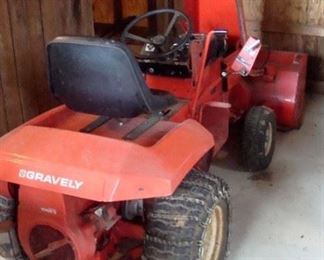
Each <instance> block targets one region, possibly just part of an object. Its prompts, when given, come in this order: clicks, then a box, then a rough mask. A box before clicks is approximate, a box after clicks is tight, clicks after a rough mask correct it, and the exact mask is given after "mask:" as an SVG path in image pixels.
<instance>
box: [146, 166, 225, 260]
mask: <svg viewBox="0 0 324 260" xmlns="http://www.w3.org/2000/svg"><path fill="white" fill-rule="evenodd" d="M216 209H218V210H220V212H222V218H221V219H222V221H220V223H217V228H220V229H219V230H220V232H222V234H223V236H222V238H221V242H218V243H219V251H218V252H219V257H218V258H217V259H219V260H222V259H224V258H225V256H226V252H227V242H228V235H229V227H228V225H229V192H228V186H227V185H226V184H225V183H224V181H223V180H222V179H220V178H219V177H217V176H216V175H215V174H213V173H205V172H203V171H201V170H198V169H193V170H192V171H191V173H190V174H189V175H188V176H187V177H186V178H185V180H184V181H183V182H182V184H181V185H180V186H179V187H178V189H177V190H176V192H175V193H174V194H173V195H172V196H170V197H166V198H159V199H157V200H156V201H155V202H154V203H153V204H152V206H151V208H150V209H149V210H148V212H147V225H146V236H145V240H144V259H148V260H158V259H159V260H160V259H163V260H197V259H201V260H203V248H204V245H205V243H204V242H206V241H204V235H205V232H207V229H208V227H209V226H210V223H211V219H212V216H214V215H213V213H214V212H216ZM221 224H222V225H221ZM220 225H221V226H220ZM219 237H221V236H219ZM218 243H215V245H216V244H218Z"/></svg>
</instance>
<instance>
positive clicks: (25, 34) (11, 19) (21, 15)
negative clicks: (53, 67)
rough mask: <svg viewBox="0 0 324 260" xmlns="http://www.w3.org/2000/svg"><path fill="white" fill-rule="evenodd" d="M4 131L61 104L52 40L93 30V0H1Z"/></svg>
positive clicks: (0, 129)
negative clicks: (52, 71)
mask: <svg viewBox="0 0 324 260" xmlns="http://www.w3.org/2000/svg"><path fill="white" fill-rule="evenodd" d="M0 17H1V18H0V135H2V134H4V133H5V132H7V131H8V130H11V129H12V128H14V127H16V126H18V125H20V124H21V123H23V122H24V121H26V120H28V119H30V118H32V117H34V116H35V115H37V114H39V113H41V112H43V111H45V110H47V109H49V108H51V107H52V106H53V105H55V104H57V103H56V101H54V99H53V98H52V95H51V94H50V91H49V87H48V82H47V62H46V60H47V59H46V44H47V42H49V41H50V40H52V39H53V38H54V37H56V36H58V35H64V34H67V35H92V34H93V17H92V1H91V0H68V1H66V0H0Z"/></svg>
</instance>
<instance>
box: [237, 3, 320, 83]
mask: <svg viewBox="0 0 324 260" xmlns="http://www.w3.org/2000/svg"><path fill="white" fill-rule="evenodd" d="M243 3H244V10H245V17H246V24H247V29H248V31H249V33H250V34H251V35H254V36H261V35H262V36H263V42H264V43H265V44H267V45H269V46H270V47H271V48H273V49H279V50H288V51H301V52H307V53H308V54H309V55H310V63H309V79H310V80H312V81H324V1H323V0H243Z"/></svg>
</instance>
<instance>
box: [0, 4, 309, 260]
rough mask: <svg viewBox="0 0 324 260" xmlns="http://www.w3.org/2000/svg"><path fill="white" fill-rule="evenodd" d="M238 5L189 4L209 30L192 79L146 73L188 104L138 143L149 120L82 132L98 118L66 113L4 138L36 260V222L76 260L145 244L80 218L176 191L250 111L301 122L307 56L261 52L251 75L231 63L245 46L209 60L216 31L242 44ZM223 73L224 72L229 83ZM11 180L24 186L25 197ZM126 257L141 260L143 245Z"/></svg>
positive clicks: (138, 231) (26, 244) (4, 175)
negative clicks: (129, 137)
mask: <svg viewBox="0 0 324 260" xmlns="http://www.w3.org/2000/svg"><path fill="white" fill-rule="evenodd" d="M235 3H236V0H218V1H215V0H206V1H196V0H191V1H185V10H186V12H187V13H188V14H189V15H190V16H191V18H192V19H193V21H194V25H195V29H196V31H198V32H205V33H206V34H205V37H202V39H200V40H193V41H192V42H191V55H192V56H191V63H192V71H193V74H192V77H191V78H189V79H176V78H171V77H160V76H152V75H146V82H147V84H148V85H149V86H150V87H151V88H154V89H159V90H166V91H168V92H170V93H171V94H173V95H174V96H176V97H177V98H178V99H179V100H181V101H182V102H183V106H182V108H180V109H179V110H178V112H177V113H175V114H174V115H173V116H172V117H171V119H170V120H169V121H161V122H160V123H158V124H157V125H155V126H154V127H152V128H151V129H150V130H148V131H147V132H145V133H144V134H143V135H142V136H141V137H140V138H138V139H136V140H135V141H133V142H129V141H124V140H122V137H123V136H125V134H127V133H128V132H129V131H130V130H131V129H133V128H134V127H135V126H137V125H139V124H140V123H142V122H143V121H144V120H145V118H146V117H145V116H144V115H143V116H140V117H137V118H133V119H129V120H122V122H120V121H117V120H111V121H109V122H108V123H106V124H105V125H103V126H101V127H99V128H98V129H96V130H95V131H94V132H93V133H91V134H86V133H80V132H79V130H80V129H82V128H83V127H84V126H86V125H88V124H89V123H90V122H92V121H93V120H94V119H95V118H96V117H95V116H92V115H86V114H81V113H76V112H73V111H71V110H69V109H68V108H66V107H65V106H60V107H58V108H55V109H53V110H51V111H48V112H46V113H44V114H42V115H40V116H38V117H36V118H35V119H33V120H31V121H29V122H27V123H26V124H24V125H23V126H21V127H19V128H17V129H15V130H14V131H12V132H11V133H9V134H7V135H6V136H4V137H2V138H1V139H0V165H1V170H0V180H1V182H0V195H2V196H5V197H11V196H13V197H15V196H17V195H16V194H19V195H18V196H19V197H15V198H16V199H17V200H18V201H19V207H18V233H19V238H20V241H21V243H22V246H23V248H24V250H25V252H26V253H27V255H28V256H29V258H30V259H35V253H37V252H35V249H34V248H33V245H32V243H30V241H31V240H30V239H31V237H30V236H31V234H33V233H32V232H33V228H34V227H35V226H36V225H43V226H50V227H51V228H54V229H55V230H57V231H58V232H61V233H62V234H63V235H64V237H66V238H67V240H63V241H61V242H64V243H67V246H68V245H70V246H71V247H72V250H73V251H74V254H75V255H76V258H77V259H106V258H107V256H108V257H116V254H118V253H120V252H121V251H122V249H119V248H118V245H119V244H120V242H121V241H123V242H127V240H143V236H144V229H143V227H142V226H139V225H137V224H133V223H130V222H127V221H122V220H119V221H118V222H117V223H116V224H115V225H114V226H113V227H112V228H111V229H109V230H105V229H104V228H102V219H101V220H99V219H96V217H95V216H92V217H91V218H90V220H89V219H87V218H85V214H84V213H85V212H87V210H88V209H89V208H91V207H99V206H100V207H103V208H105V209H107V210H109V209H111V208H115V209H120V205H121V201H124V200H135V199H148V198H155V197H161V196H167V195H170V194H172V193H173V192H174V191H175V189H176V188H177V186H178V185H179V183H180V182H181V181H182V180H183V178H184V177H185V176H186V174H187V173H188V172H189V171H190V169H191V168H192V167H193V166H194V165H196V163H197V162H198V161H199V160H200V159H201V158H202V157H203V156H204V155H205V154H206V153H207V152H209V151H210V150H212V149H214V152H215V153H216V152H217V151H219V149H221V147H222V146H223V144H224V143H225V142H226V140H227V138H228V129H229V123H230V122H231V121H236V120H238V119H239V118H241V117H242V116H244V115H245V113H246V112H247V111H248V110H249V108H251V107H252V106H255V105H265V106H268V107H270V108H272V109H273V110H274V111H275V112H276V115H277V120H278V124H279V126H281V127H286V128H297V127H299V126H300V125H301V121H302V111H303V104H304V90H305V78H306V65H307V55H306V54H299V53H289V52H278V51H270V50H266V49H261V50H260V53H259V55H258V56H257V59H256V60H254V59H253V63H254V65H253V66H252V67H249V69H248V72H249V73H250V76H248V77H242V76H241V75H239V74H237V73H236V71H235V70H236V69H235V66H234V70H233V69H232V68H231V67H232V65H233V63H235V60H236V58H237V56H238V55H239V53H240V51H241V50H240V49H238V50H236V51H234V52H233V53H231V54H230V55H228V56H227V57H225V58H218V59H215V60H214V61H211V62H210V61H209V60H208V53H209V47H210V45H211V41H212V39H213V37H214V34H215V32H214V31H213V30H214V29H215V28H224V29H228V30H229V35H230V45H232V47H233V46H236V43H237V41H238V40H239V38H240V32H239V20H238V16H237V9H236V6H235ZM229 18H230V19H229ZM207 61H208V62H207ZM222 70H224V71H222ZM222 72H226V73H227V78H226V79H225V78H222V76H221V74H222ZM12 183H13V184H16V185H18V186H19V187H20V188H19V192H17V190H16V192H15V187H16V186H14V185H11V184H12ZM145 201H147V200H145ZM53 236H54V235H53ZM105 236H107V237H109V238H110V240H109V241H110V242H109V243H108V244H107V245H106V246H105V247H104V249H103V250H101V251H100V250H98V249H97V248H96V245H97V244H98V241H101V239H102V238H103V237H105ZM50 238H51V236H50V235H48V236H47V237H44V238H43V237H40V238H39V239H40V240H42V239H50ZM52 246H55V244H54V245H52ZM38 252H39V250H38ZM124 253H125V254H128V258H129V259H138V258H139V256H140V255H141V253H142V247H141V246H136V247H132V248H131V249H130V250H128V252H124Z"/></svg>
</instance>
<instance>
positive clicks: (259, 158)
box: [242, 106, 277, 172]
mask: <svg viewBox="0 0 324 260" xmlns="http://www.w3.org/2000/svg"><path fill="white" fill-rule="evenodd" d="M276 130H277V124H276V116H275V114H274V112H273V111H272V110H271V109H270V108H268V107H264V106H260V107H253V108H251V109H250V111H249V113H248V114H247V116H246V118H245V122H244V128H243V136H242V154H243V160H244V163H245V165H246V167H247V169H248V170H249V171H252V172H255V171H262V170H265V169H266V168H268V166H269V165H270V163H271V161H272V157H273V153H274V149H275V139H276Z"/></svg>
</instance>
